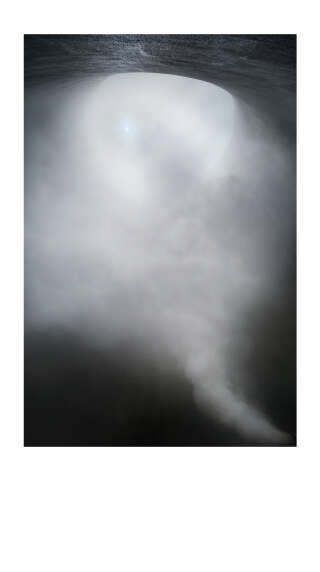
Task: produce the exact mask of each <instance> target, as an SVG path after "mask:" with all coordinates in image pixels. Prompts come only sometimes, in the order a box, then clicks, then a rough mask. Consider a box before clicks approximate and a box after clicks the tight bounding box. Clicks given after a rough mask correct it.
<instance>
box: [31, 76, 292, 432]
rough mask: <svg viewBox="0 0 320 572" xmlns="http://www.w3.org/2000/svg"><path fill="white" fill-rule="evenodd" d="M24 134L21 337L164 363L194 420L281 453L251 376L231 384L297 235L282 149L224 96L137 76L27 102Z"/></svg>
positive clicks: (42, 92) (42, 94) (42, 91)
mask: <svg viewBox="0 0 320 572" xmlns="http://www.w3.org/2000/svg"><path fill="white" fill-rule="evenodd" d="M248 118H249V120H248ZM25 132H26V145H25V153H26V162H25V164H26V168H25V195H26V200H25V207H26V221H25V245H26V273H25V282H26V328H27V329H28V328H29V329H34V328H35V329H36V328H41V327H44V326H47V325H48V324H53V325H60V324H67V325H68V326H69V327H71V328H74V329H75V330H81V331H82V332H83V333H84V335H85V336H86V337H87V338H88V339H89V340H92V343H94V344H96V345H99V346H100V347H101V348H102V349H103V348H107V347H108V346H110V344H112V343H113V342H114V341H119V343H121V341H122V340H124V339H128V338H130V339H132V340H135V341H136V343H139V344H140V345H141V346H142V347H143V348H144V352H145V354H146V355H148V353H149V352H151V353H153V354H158V355H159V356H160V359H163V360H166V359H169V356H173V357H174V359H175V360H176V361H177V362H178V363H179V364H180V365H181V367H182V368H183V369H184V371H185V373H186V375H187V376H188V377H189V378H190V379H191V380H192V383H193V387H194V395H195V399H196V401H197V403H198V405H199V407H203V408H205V409H206V410H209V411H210V412H211V413H212V414H213V415H214V416H216V417H217V416H218V417H220V418H221V419H222V420H223V422H224V423H227V424H230V425H232V426H233V427H236V428H237V430H238V431H240V432H242V433H243V434H245V435H249V436H251V437H252V438H253V439H254V440H255V441H256V442H259V441H261V442H264V441H269V442H275V443H286V442H289V441H290V437H289V436H288V435H287V434H286V433H284V432H282V431H280V430H279V429H278V428H277V427H275V426H274V424H273V423H272V422H271V420H269V419H268V418H267V417H266V416H265V415H264V414H263V413H262V412H261V411H260V410H259V408H257V407H255V406H254V405H253V404H252V403H251V402H250V399H247V397H246V394H245V391H243V388H244V386H245V378H246V375H247V372H246V371H243V370H242V369H241V368H240V367H239V371H237V373H236V376H235V377H236V384H235V382H234V380H232V381H231V379H230V375H229V370H230V364H229V362H230V347H231V346H230V342H231V341H232V347H233V348H236V347H237V344H238V339H237V332H236V324H237V322H238V320H239V319H240V318H241V315H242V312H243V310H244V308H246V307H247V306H248V305H249V304H250V303H251V302H252V301H254V300H256V301H257V303H259V300H263V299H265V298H268V297H270V296H272V292H273V290H274V288H275V285H274V281H275V276H278V275H279V273H281V266H282V265H283V261H284V258H285V248H286V244H287V242H288V240H289V238H288V237H289V236H290V233H291V232H292V220H293V216H292V212H291V211H292V208H293V207H292V204H291V203H290V201H289V200H288V199H287V198H286V197H287V196H288V194H287V193H286V192H284V193H279V188H285V189H286V188H289V187H290V186H291V185H293V184H294V182H293V176H292V174H291V163H290V160H289V157H288V152H287V150H286V148H285V146H284V144H283V142H282V141H280V140H279V138H278V137H277V136H276V135H275V134H274V133H272V131H271V130H270V131H268V129H267V128H266V126H265V124H264V123H263V122H262V121H261V120H260V118H259V117H256V116H255V115H254V113H253V111H250V110H246V119H245V120H244V118H243V107H242V106H241V105H240V103H239V102H237V101H236V100H235V99H234V98H233V97H232V96H231V95H230V94H229V93H228V92H226V91H224V90H222V89H220V88H218V87H216V86H214V85H211V84H207V83H205V82H201V81H198V80H192V79H188V78H184V77H176V76H169V75H168V76H167V75H160V74H145V73H135V74H121V75H114V76H110V77H108V78H107V79H104V80H102V81H99V82H92V83H89V84H85V82H83V83H79V84H78V85H75V86H73V87H72V88H71V87H68V88H66V87H65V88H63V87H60V88H58V87H57V88H56V89H55V90H53V89H52V88H51V89H50V90H49V89H47V88H45V87H38V88H33V90H31V91H30V93H27V94H26V130H25ZM275 250H277V251H278V252H279V253H281V252H282V251H284V254H283V255H282V254H279V256H277V257H275V256H274V252H275ZM239 343H240V342H239ZM241 344H243V339H242V340H241ZM167 356H168V358H167ZM44 383H45V381H44Z"/></svg>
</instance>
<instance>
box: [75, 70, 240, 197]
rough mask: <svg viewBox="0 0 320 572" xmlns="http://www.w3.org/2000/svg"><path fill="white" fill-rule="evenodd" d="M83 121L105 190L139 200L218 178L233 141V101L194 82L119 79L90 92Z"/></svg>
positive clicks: (145, 76)
mask: <svg viewBox="0 0 320 572" xmlns="http://www.w3.org/2000/svg"><path fill="white" fill-rule="evenodd" d="M86 118H87V119H86V125H85V130H86V131H85V132H86V136H88V134H89V136H90V135H91V138H90V141H91V152H92V157H94V158H95V162H96V164H97V162H98V163H100V173H101V175H102V176H103V177H105V180H106V183H108V184H109V186H110V185H111V186H113V187H116V188H118V190H119V191H120V192H127V194H128V196H130V195H131V196H134V197H136V198H137V197H140V199H142V200H143V197H144V196H145V197H147V196H148V197H149V198H150V194H151V195H152V194H157V192H158V191H159V192H161V188H160V187H161V184H160V183H159V181H160V180H161V183H162V186H164V187H165V189H168V187H170V184H171V183H172V177H173V178H174V179H175V181H176V183H175V184H174V185H173V186H176V187H177V186H178V187H179V186H181V184H180V183H181V181H187V180H190V177H191V178H192V179H193V180H196V179H197V180H198V181H199V182H201V183H202V182H203V181H205V180H208V179H210V178H211V177H212V176H216V175H219V172H220V171H221V169H223V162H224V159H225V156H226V151H227V149H228V146H229V144H230V141H231V138H232V134H233V125H234V99H233V97H232V96H231V95H230V94H229V93H228V92H227V91H225V90H224V89H221V88H220V87H217V86H215V85H213V84H210V83H207V82H204V81H200V80H196V79H191V78H186V77H181V76H174V75H167V74H157V73H125V74H116V75H113V76H110V77H108V78H107V79H106V80H103V81H102V82H101V83H100V84H99V86H98V88H96V89H95V91H94V92H93V93H92V97H91V98H90V99H89V103H88V106H87V113H86ZM97 157H98V161H97ZM169 179H170V181H169ZM151 180H152V182H151ZM178 180H179V184H177V181H178ZM182 184H185V183H182ZM171 186H172V185H171ZM138 188H139V189H140V191H137V193H138V194H137V195H136V194H135V190H136V189H138Z"/></svg>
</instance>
